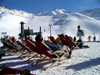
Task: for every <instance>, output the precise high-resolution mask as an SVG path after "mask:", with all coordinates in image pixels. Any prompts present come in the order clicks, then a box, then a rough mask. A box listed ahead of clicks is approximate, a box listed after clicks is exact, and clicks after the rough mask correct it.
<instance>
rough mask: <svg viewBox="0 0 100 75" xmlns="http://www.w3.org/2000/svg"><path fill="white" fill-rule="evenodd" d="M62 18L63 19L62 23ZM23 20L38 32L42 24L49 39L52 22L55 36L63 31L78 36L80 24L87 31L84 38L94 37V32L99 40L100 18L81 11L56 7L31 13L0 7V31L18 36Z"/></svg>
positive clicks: (26, 25)
mask: <svg viewBox="0 0 100 75" xmlns="http://www.w3.org/2000/svg"><path fill="white" fill-rule="evenodd" d="M11 13H13V14H11ZM60 19H62V20H63V21H62V23H61V20H60ZM21 21H23V22H25V24H24V28H25V29H28V27H29V28H30V29H33V31H34V32H38V31H39V27H40V26H41V28H42V34H43V37H44V39H47V36H49V35H50V27H49V24H52V27H51V30H52V31H51V34H52V35H53V36H55V38H56V37H57V34H61V33H63V34H67V35H69V36H72V37H73V36H76V33H77V26H78V25H80V26H81V29H83V30H84V32H85V36H84V38H83V40H88V39H87V38H88V36H89V35H91V36H92V37H93V36H94V34H93V33H94V32H95V35H96V37H97V40H99V31H100V30H99V29H100V25H99V24H100V22H99V20H96V19H94V18H92V17H89V16H86V15H83V14H81V13H71V12H69V11H65V10H64V9H55V10H52V11H50V12H44V13H43V12H40V13H37V14H31V13H27V12H24V11H18V10H10V9H8V8H5V7H0V33H1V32H7V34H8V35H9V36H15V37H16V38H18V34H19V33H20V32H21V30H20V22H21ZM61 24H62V28H61ZM77 39H78V38H77Z"/></svg>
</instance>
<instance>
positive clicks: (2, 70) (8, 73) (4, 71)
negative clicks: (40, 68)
mask: <svg viewBox="0 0 100 75" xmlns="http://www.w3.org/2000/svg"><path fill="white" fill-rule="evenodd" d="M16 74H20V75H35V74H30V70H27V69H25V70H24V71H21V70H18V69H14V68H10V67H7V66H6V65H5V64H4V65H2V66H1V67H0V75H16Z"/></svg>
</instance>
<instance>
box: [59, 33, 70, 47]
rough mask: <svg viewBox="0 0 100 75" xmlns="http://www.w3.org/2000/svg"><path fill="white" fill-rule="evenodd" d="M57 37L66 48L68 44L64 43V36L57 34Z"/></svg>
mask: <svg viewBox="0 0 100 75" xmlns="http://www.w3.org/2000/svg"><path fill="white" fill-rule="evenodd" d="M58 36H59V37H60V40H61V42H62V43H63V45H66V46H68V44H67V43H66V42H65V41H64V38H65V36H64V34H59V35H58Z"/></svg>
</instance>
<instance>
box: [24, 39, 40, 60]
mask: <svg viewBox="0 0 100 75" xmlns="http://www.w3.org/2000/svg"><path fill="white" fill-rule="evenodd" d="M23 41H24V42H25V43H26V44H27V46H28V47H29V48H30V49H31V50H32V51H33V52H34V53H35V55H33V56H32V57H31V58H34V57H39V58H41V57H42V53H41V52H40V51H39V50H38V49H37V48H36V47H35V44H34V42H32V41H30V40H23ZM31 58H29V59H28V60H30V59H31ZM28 60H27V61H28Z"/></svg>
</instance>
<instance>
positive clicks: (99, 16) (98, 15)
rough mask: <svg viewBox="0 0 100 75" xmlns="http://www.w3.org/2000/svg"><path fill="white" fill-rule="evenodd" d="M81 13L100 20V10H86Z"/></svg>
mask: <svg viewBox="0 0 100 75" xmlns="http://www.w3.org/2000/svg"><path fill="white" fill-rule="evenodd" d="M80 13H81V14H84V15H87V16H90V17H93V18H95V19H98V20H100V8H95V9H89V10H84V11H81V12H80Z"/></svg>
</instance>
